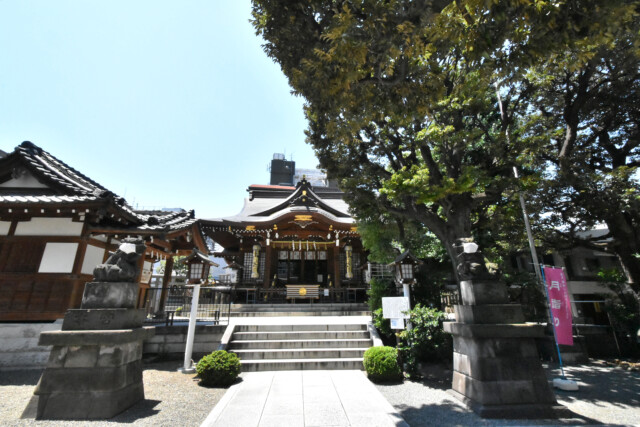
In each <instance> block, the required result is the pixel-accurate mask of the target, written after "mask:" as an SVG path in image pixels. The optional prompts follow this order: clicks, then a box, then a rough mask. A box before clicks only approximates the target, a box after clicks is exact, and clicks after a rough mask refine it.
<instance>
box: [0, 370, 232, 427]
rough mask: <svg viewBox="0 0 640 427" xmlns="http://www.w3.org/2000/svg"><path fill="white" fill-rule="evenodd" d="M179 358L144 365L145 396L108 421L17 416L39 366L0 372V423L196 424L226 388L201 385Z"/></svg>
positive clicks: (187, 426)
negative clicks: (187, 371)
mask: <svg viewBox="0 0 640 427" xmlns="http://www.w3.org/2000/svg"><path fill="white" fill-rule="evenodd" d="M179 366H180V362H179V361H171V362H162V363H152V364H145V365H144V373H143V381H144V390H145V397H146V398H145V400H144V401H142V402H140V403H138V404H136V405H134V406H133V407H131V408H129V409H128V410H126V411H125V412H123V413H121V414H120V415H118V416H116V417H114V418H112V419H110V420H108V421H94V422H91V423H89V422H87V421H36V420H34V419H20V415H21V414H22V411H23V410H24V408H25V406H26V405H27V403H28V402H29V399H30V398H31V396H32V395H33V389H34V388H35V385H36V384H37V383H38V379H39V378H40V374H41V373H42V371H40V370H21V371H2V372H0V425H1V426H47V427H49V426H51V427H63V426H73V427H78V426H81V425H90V426H91V427H98V426H109V427H112V426H115V425H128V426H131V425H133V424H134V425H136V426H185V427H190V426H199V425H200V424H201V423H202V421H204V419H205V418H206V417H207V415H209V412H210V411H211V409H212V408H213V407H214V406H215V404H216V403H217V402H218V400H220V398H221V397H222V396H223V395H224V393H225V392H226V391H227V389H225V388H205V387H200V386H199V385H198V380H197V379H196V378H195V374H194V375H186V374H182V373H180V372H177V371H176V369H177V368H178V367H179Z"/></svg>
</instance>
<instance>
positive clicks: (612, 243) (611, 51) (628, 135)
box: [528, 25, 640, 292]
mask: <svg viewBox="0 0 640 427" xmlns="http://www.w3.org/2000/svg"><path fill="white" fill-rule="evenodd" d="M638 29H640V27H638V26H637V25H636V31H625V32H623V33H622V34H618V35H617V37H613V38H612V40H611V42H610V43H606V44H601V45H595V46H594V48H593V52H592V53H591V54H590V55H588V56H584V49H582V50H581V51H578V52H577V51H576V49H575V48H574V47H572V46H570V47H568V48H567V49H565V51H564V55H563V57H562V58H555V60H554V61H547V62H545V63H542V64H540V65H539V66H537V67H535V68H533V69H532V71H531V74H530V77H531V79H532V80H533V81H535V84H536V91H535V96H533V97H532V101H531V105H532V107H533V108H535V110H534V112H533V113H532V114H531V115H530V116H529V122H528V124H529V125H530V126H531V129H530V131H531V132H532V134H533V135H535V138H536V139H541V140H542V141H543V144H542V147H541V149H540V151H539V154H538V155H539V158H540V161H541V164H542V165H544V166H546V169H545V174H544V177H545V180H544V181H543V182H542V186H541V188H542V189H543V191H541V192H539V193H538V195H537V201H538V202H539V203H540V204H541V207H540V209H542V210H545V211H548V212H549V213H550V215H548V216H546V217H543V218H542V220H543V222H542V224H543V225H544V226H546V227H545V228H546V229H547V236H548V237H550V238H551V239H550V240H551V241H552V242H555V243H556V244H557V243H564V244H567V245H574V244H581V245H585V246H588V247H591V248H593V249H600V250H606V251H610V252H612V253H614V254H616V255H617V256H618V259H619V260H620V262H621V264H622V266H623V269H624V272H625V274H626V275H627V277H628V279H629V283H630V284H631V285H632V287H633V288H634V290H635V291H636V292H638V291H640V260H639V259H638V258H636V257H635V256H634V254H637V253H639V252H640V189H639V184H640V179H639V176H638V167H639V166H640V103H639V102H638V100H640V55H639V53H640V38H639V37H638ZM614 30H615V29H614ZM614 30H612V31H614ZM580 53H582V54H583V59H582V60H581V59H580V58H579V54H580ZM598 223H605V224H606V225H607V228H608V234H606V235H604V236H603V235H596V236H595V237H594V238H592V239H588V238H585V237H584V234H582V236H583V238H579V234H578V232H579V231H585V230H589V229H591V228H593V227H594V226H595V225H597V224H598ZM549 230H552V231H549Z"/></svg>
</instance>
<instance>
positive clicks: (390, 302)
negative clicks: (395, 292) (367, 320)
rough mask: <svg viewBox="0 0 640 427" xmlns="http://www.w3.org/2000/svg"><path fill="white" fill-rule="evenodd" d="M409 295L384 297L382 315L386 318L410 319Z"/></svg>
mask: <svg viewBox="0 0 640 427" xmlns="http://www.w3.org/2000/svg"><path fill="white" fill-rule="evenodd" d="M409 310H410V308H409V298H408V297H385V298H382V317H384V318H385V319H408V318H409V314H408V313H406V314H405V313H404V312H405V311H406V312H408V311H409Z"/></svg>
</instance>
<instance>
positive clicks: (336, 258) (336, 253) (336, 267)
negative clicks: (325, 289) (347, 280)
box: [333, 246, 342, 288]
mask: <svg viewBox="0 0 640 427" xmlns="http://www.w3.org/2000/svg"><path fill="white" fill-rule="evenodd" d="M333 286H335V287H336V288H341V287H342V284H341V277H340V247H339V246H335V247H334V248H333Z"/></svg>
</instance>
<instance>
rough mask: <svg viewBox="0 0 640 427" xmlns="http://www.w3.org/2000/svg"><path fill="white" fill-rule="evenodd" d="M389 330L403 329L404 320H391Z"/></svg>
mask: <svg viewBox="0 0 640 427" xmlns="http://www.w3.org/2000/svg"><path fill="white" fill-rule="evenodd" d="M391 329H404V319H391Z"/></svg>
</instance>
